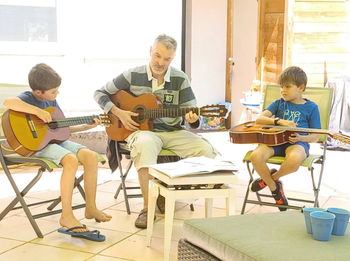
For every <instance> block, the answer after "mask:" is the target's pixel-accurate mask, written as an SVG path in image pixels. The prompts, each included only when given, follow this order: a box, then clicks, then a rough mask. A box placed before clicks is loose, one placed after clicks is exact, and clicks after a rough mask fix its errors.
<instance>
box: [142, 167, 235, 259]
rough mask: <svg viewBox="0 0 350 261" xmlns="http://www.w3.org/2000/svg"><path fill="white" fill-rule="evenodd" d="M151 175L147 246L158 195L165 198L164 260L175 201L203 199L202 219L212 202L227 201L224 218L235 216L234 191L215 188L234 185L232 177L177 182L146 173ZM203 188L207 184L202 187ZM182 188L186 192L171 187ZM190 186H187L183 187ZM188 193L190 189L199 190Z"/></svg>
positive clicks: (179, 179)
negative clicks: (222, 199)
mask: <svg viewBox="0 0 350 261" xmlns="http://www.w3.org/2000/svg"><path fill="white" fill-rule="evenodd" d="M149 173H150V175H152V176H153V177H155V178H156V179H153V180H150V181H149V192H148V193H149V198H148V215H147V246H151V237H152V232H153V223H154V215H155V208H156V199H157V197H158V195H159V194H160V195H162V196H164V197H165V223H164V260H169V255H170V246H171V234H172V229H173V219H174V207H175V201H176V200H177V199H191V198H205V217H211V215H212V205H213V198H215V197H225V198H226V215H227V216H229V215H233V214H234V203H235V202H234V201H235V190H234V188H232V187H228V186H226V185H222V186H221V187H220V188H216V187H217V186H215V184H234V183H236V176H235V175H234V174H233V173H227V172H226V173H224V172H220V173H211V174H205V175H193V176H184V177H177V178H170V177H169V176H167V175H165V174H163V173H161V172H159V171H157V170H155V169H153V168H150V169H149ZM203 184H210V185H209V186H207V187H204V188H202V187H203ZM177 185H182V187H185V188H187V187H189V188H188V189H175V188H174V186H177ZM183 185H190V186H187V187H186V186H183ZM200 185H201V188H198V189H191V188H190V187H199V186H200Z"/></svg>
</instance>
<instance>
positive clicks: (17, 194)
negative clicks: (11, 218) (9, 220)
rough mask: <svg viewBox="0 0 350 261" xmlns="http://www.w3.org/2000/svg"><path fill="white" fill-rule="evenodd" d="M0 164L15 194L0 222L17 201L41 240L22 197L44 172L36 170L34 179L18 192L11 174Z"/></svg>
mask: <svg viewBox="0 0 350 261" xmlns="http://www.w3.org/2000/svg"><path fill="white" fill-rule="evenodd" d="M2 160H3V159H2ZM2 163H3V164H2V165H3V168H4V171H5V174H6V176H7V178H8V180H9V181H10V183H11V186H12V188H13V190H14V191H15V193H16V199H15V200H13V201H12V202H11V203H10V204H9V206H8V207H7V208H5V210H4V211H3V212H2V213H1V214H0V220H1V219H3V218H4V217H5V216H6V214H7V213H8V212H9V211H11V210H12V208H13V207H14V206H15V205H16V204H17V203H18V201H19V202H20V204H21V206H22V208H23V210H24V212H25V213H26V215H27V218H28V220H29V222H30V224H31V225H32V227H33V229H34V231H35V233H36V235H37V236H38V237H39V238H43V237H44V236H43V234H42V233H41V230H40V228H39V226H38V224H37V223H36V222H35V220H34V218H33V215H32V213H31V212H30V210H29V208H28V206H27V203H26V202H25V200H24V198H23V196H24V195H25V194H27V192H28V191H29V190H30V188H31V187H33V186H34V184H35V183H36V182H37V181H38V180H39V179H40V177H41V175H42V173H43V171H44V170H43V169H42V168H40V169H39V170H38V174H37V175H36V176H35V177H34V179H33V180H32V181H31V182H30V183H29V184H28V185H27V186H26V187H25V188H24V190H23V191H22V192H20V191H19V189H18V187H17V185H16V183H15V181H14V180H13V178H12V176H11V173H10V172H9V170H8V168H7V167H5V166H6V165H5V162H2Z"/></svg>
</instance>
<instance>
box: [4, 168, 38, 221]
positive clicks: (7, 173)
mask: <svg viewBox="0 0 350 261" xmlns="http://www.w3.org/2000/svg"><path fill="white" fill-rule="evenodd" d="M43 172H44V170H42V169H41V168H40V169H39V170H38V173H37V175H36V176H35V177H34V178H33V179H32V180H31V181H30V182H29V183H28V185H27V186H26V187H25V188H24V189H23V190H22V191H21V192H19V193H20V195H21V197H22V198H23V197H24V196H25V195H26V194H27V193H28V191H29V190H30V189H31V188H32V187H33V186H34V185H35V184H36V183H37V182H38V181H39V179H40V178H41V176H42V174H43ZM5 174H6V176H7V178H8V179H9V181H10V183H11V185H12V187H14V186H15V187H16V188H17V185H16V183H15V181H14V180H13V178H12V176H11V174H10V172H7V170H5ZM17 190H18V188H17ZM18 191H19V190H18ZM19 201H20V200H19V198H18V197H16V198H14V199H13V200H12V202H11V203H10V204H9V205H8V206H7V207H6V208H5V209H4V210H3V211H2V212H1V214H0V220H2V219H3V218H4V217H5V216H6V215H7V213H9V212H10V211H11V210H12V209H13V208H14V206H16V204H17V203H18V202H19ZM26 205H27V204H26Z"/></svg>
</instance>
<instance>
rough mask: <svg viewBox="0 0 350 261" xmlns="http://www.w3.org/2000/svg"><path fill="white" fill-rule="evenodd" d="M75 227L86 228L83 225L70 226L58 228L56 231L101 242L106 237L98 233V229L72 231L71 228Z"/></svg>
mask: <svg viewBox="0 0 350 261" xmlns="http://www.w3.org/2000/svg"><path fill="white" fill-rule="evenodd" d="M75 229H86V226H85V225H83V226H77V227H71V228H68V229H66V228H59V229H58V230H57V232H59V233H63V234H67V235H71V236H72V237H80V238H84V239H87V240H92V241H98V242H102V241H105V240H106V237H105V236H104V235H102V234H100V231H98V230H92V231H86V232H74V231H73V230H75Z"/></svg>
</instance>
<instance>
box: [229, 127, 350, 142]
mask: <svg viewBox="0 0 350 261" xmlns="http://www.w3.org/2000/svg"><path fill="white" fill-rule="evenodd" d="M296 132H302V133H316V134H326V135H329V136H330V137H332V138H333V139H336V140H339V141H341V142H344V143H348V144H350V137H349V136H347V135H344V134H341V133H334V132H332V131H330V130H325V129H310V128H291V127H286V126H272V125H257V124H255V122H254V121H249V122H246V123H243V124H240V125H237V126H235V127H233V128H232V129H231V130H230V140H231V142H232V143H239V144H249V143H259V144H266V145H270V146H276V145H280V144H284V143H287V142H288V138H289V137H290V136H291V135H292V134H293V133H296Z"/></svg>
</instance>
